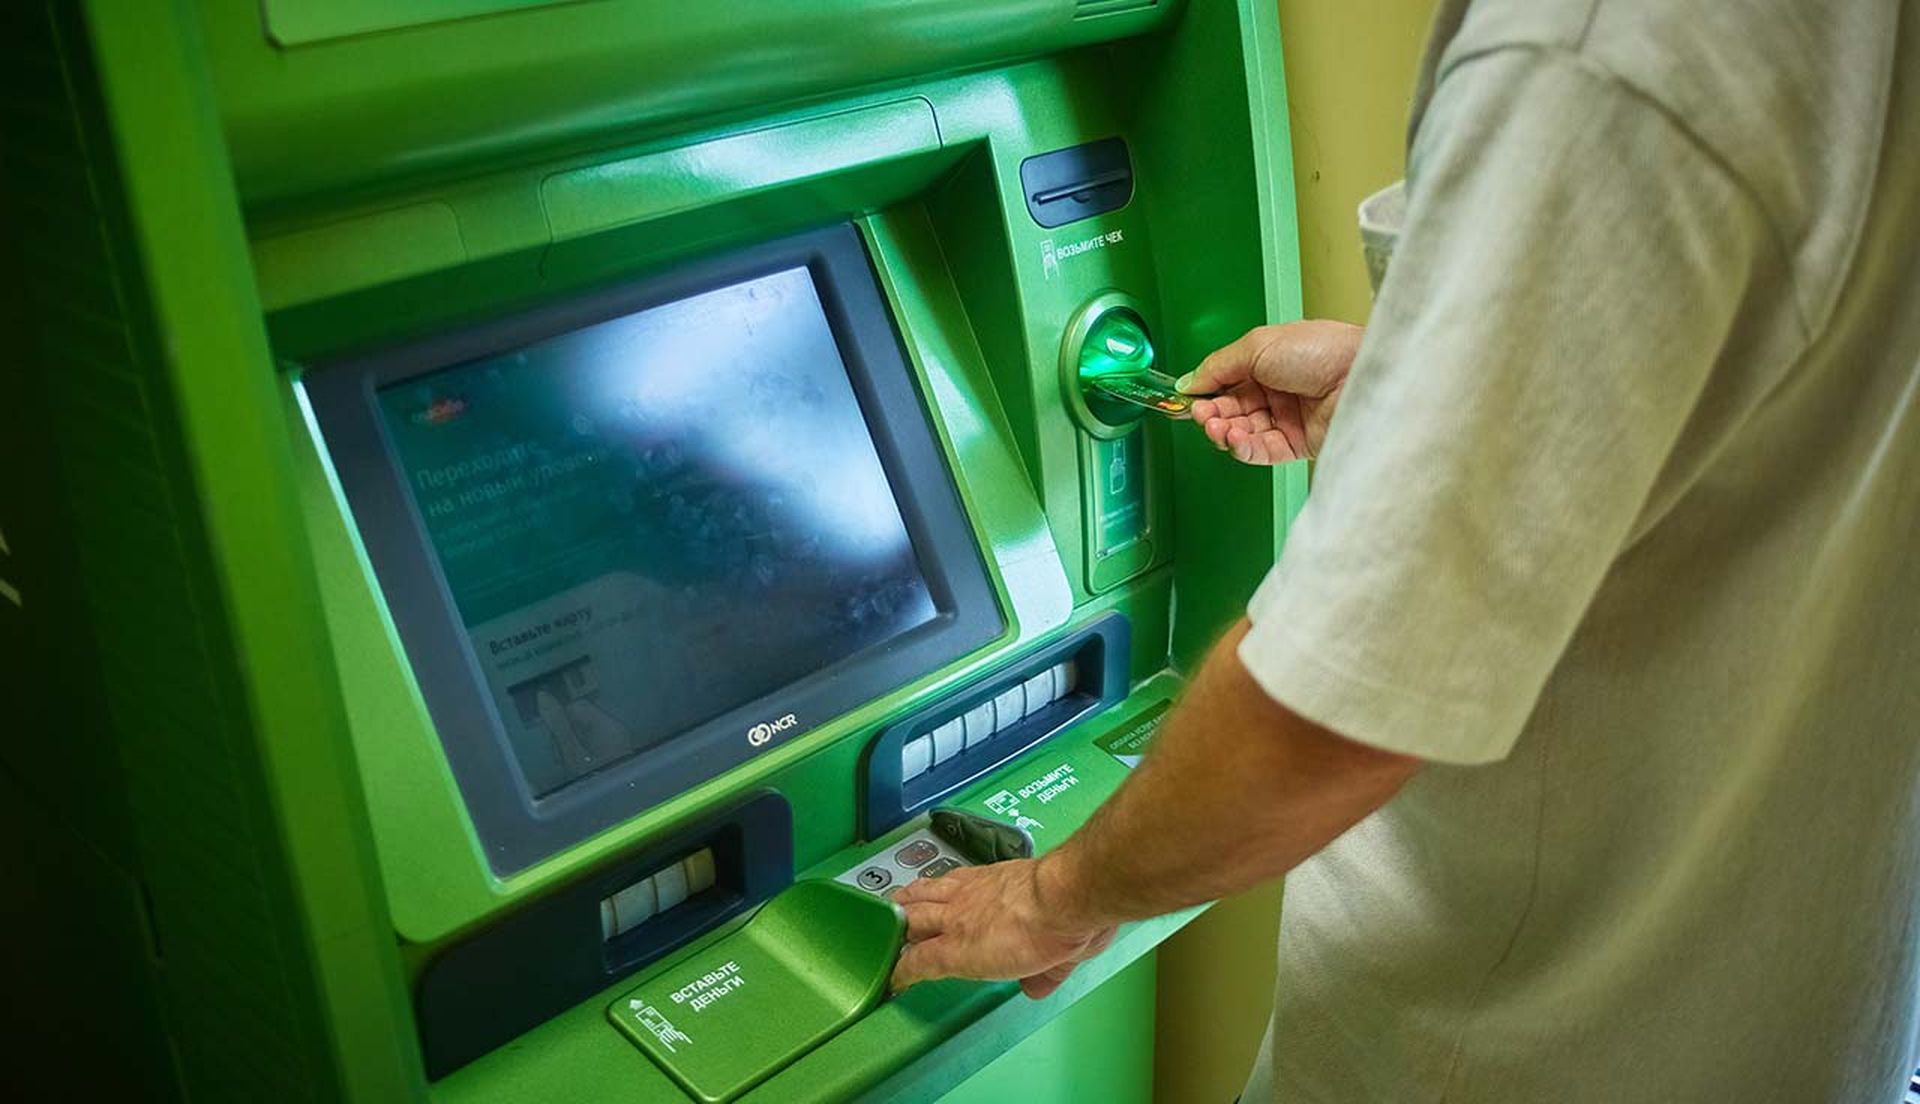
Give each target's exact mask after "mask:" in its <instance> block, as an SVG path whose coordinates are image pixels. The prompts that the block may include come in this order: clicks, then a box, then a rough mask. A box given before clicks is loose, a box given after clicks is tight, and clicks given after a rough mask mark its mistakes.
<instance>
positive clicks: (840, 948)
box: [607, 880, 907, 1104]
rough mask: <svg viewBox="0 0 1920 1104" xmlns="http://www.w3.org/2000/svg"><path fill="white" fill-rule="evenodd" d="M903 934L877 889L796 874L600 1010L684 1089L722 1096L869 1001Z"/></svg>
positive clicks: (703, 1097)
mask: <svg viewBox="0 0 1920 1104" xmlns="http://www.w3.org/2000/svg"><path fill="white" fill-rule="evenodd" d="M906 933H907V921H906V917H905V916H904V915H902V913H901V912H900V910H899V908H898V907H896V906H895V905H894V904H893V903H892V902H891V901H889V900H887V899H886V898H884V897H876V896H874V895H873V894H870V893H864V892H862V891H860V890H857V889H852V888H849V887H847V886H844V885H841V884H839V883H838V882H829V881H819V880H814V881H804V882H798V883H796V884H794V885H792V886H790V887H788V888H787V889H785V890H783V891H782V892H781V893H780V894H779V895H777V896H776V897H774V898H773V900H771V901H768V902H767V903H766V904H764V905H762V906H760V909H759V911H757V912H755V913H754V914H753V916H752V917H751V918H750V919H748V920H747V922H746V923H744V924H742V925H741V926H740V927H738V928H736V929H734V930H733V931H732V932H730V933H729V934H728V935H727V936H726V937H725V938H724V939H718V940H715V941H714V942H712V943H709V944H707V945H706V946H704V947H701V948H700V949H698V950H697V951H694V952H693V953H692V954H688V955H684V956H682V957H680V958H678V959H675V960H674V961H673V962H671V963H669V964H668V965H667V966H665V967H662V968H661V969H659V970H656V971H654V973H653V976H652V977H650V978H648V979H647V981H646V982H645V983H643V984H642V985H640V986H639V987H638V988H636V989H633V990H631V991H629V992H626V993H623V994H621V995H620V996H619V997H617V998H615V999H614V1002H613V1003H612V1004H611V1005H608V1006H607V1018H608V1019H610V1020H612V1021H613V1023H614V1025H615V1026H616V1027H618V1028H619V1029H620V1030H621V1031H623V1032H625V1033H626V1034H627V1035H628V1036H629V1037H630V1038H632V1039H633V1041H634V1043H635V1044H637V1045H638V1046H639V1047H640V1049H641V1050H644V1051H646V1052H647V1056H648V1057H650V1058H652V1059H653V1060H654V1061H655V1062H656V1063H658V1064H659V1065H660V1068H661V1069H664V1070H666V1071H667V1073H668V1074H669V1075H670V1076H671V1077H672V1078H673V1079H674V1080H675V1081H677V1082H679V1083H680V1086H681V1087H682V1088H684V1089H686V1090H687V1092H688V1093H689V1094H691V1095H692V1096H693V1098H694V1099H696V1100H700V1101H704V1102H705V1104H724V1102H726V1101H729V1100H732V1099H734V1098H735V1097H737V1096H739V1095H740V1094H741V1093H743V1092H745V1091H746V1090H748V1089H749V1088H752V1087H753V1086H754V1085H757V1084H759V1083H760V1082H762V1081H764V1080H766V1079H767V1078H768V1077H771V1076H773V1075H774V1074H775V1073H777V1072H779V1071H780V1069H781V1068H783V1067H784V1066H786V1065H788V1064H789V1063H791V1062H792V1061H793V1060H794V1059H795V1058H798V1057H800V1056H801V1055H802V1054H805V1053H806V1052H807V1051H809V1050H812V1049H813V1048H814V1047H816V1046H818V1045H820V1043H821V1042H823V1041H824V1040H826V1039H827V1038H828V1037H829V1036H831V1035H833V1033H834V1032H836V1031H839V1030H840V1029H841V1028H843V1027H845V1026H846V1025H847V1024H849V1023H851V1022H853V1021H854V1020H855V1019H857V1018H858V1017H860V1016H862V1015H864V1014H865V1013H866V1012H867V1011H868V1010H869V1009H871V1008H872V1007H873V1006H874V1005H876V1004H878V1003H879V1002H880V997H881V995H882V994H883V993H885V992H886V989H887V978H888V976H889V975H890V974H891V973H892V972H893V963H894V959H895V958H897V957H898V956H899V954H900V944H901V941H902V940H903V939H905V938H906Z"/></svg>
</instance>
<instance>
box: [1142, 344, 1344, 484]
mask: <svg viewBox="0 0 1920 1104" xmlns="http://www.w3.org/2000/svg"><path fill="white" fill-rule="evenodd" d="M1365 332H1366V331H1365V330H1363V329H1362V328H1361V327H1359V326H1355V325H1351V324H1349V323H1346V322H1331V321H1312V322H1289V323H1286V324H1285V325H1281V326H1259V327H1256V328H1254V329H1251V330H1248V331H1247V332H1246V334H1244V335H1243V336H1242V337H1241V338H1240V340H1238V341H1235V342H1234V343H1233V344H1231V345H1228V346H1227V347H1226V348H1224V349H1220V350H1218V351H1216V352H1214V353H1213V354H1212V355H1210V356H1208V357H1207V359H1205V360H1203V361H1201V362H1200V367H1198V368H1195V369H1194V370H1193V371H1191V372H1189V373H1187V374H1186V375H1184V376H1182V377H1180V390H1182V391H1184V392H1186V393H1188V394H1190V395H1207V396H1210V397H1209V398H1203V399H1196V400H1195V401H1194V404H1193V420H1194V423H1195V424H1197V425H1198V426H1200V428H1201V429H1202V430H1204V431H1205V432H1206V434H1207V439H1208V440H1210V441H1212V442H1213V443H1214V446H1215V447H1217V448H1223V449H1226V450H1228V451H1229V452H1232V453H1233V455H1234V458H1235V459H1236V460H1241V461H1244V462H1245V463H1248V464H1281V463H1285V462H1286V461H1288V460H1303V459H1306V458H1307V457H1310V456H1314V455H1317V454H1318V453H1319V451H1320V445H1321V442H1323V441H1325V440H1326V436H1327V425H1328V423H1329V422H1331V421H1332V420H1333V408H1334V406H1335V405H1336V404H1337V403H1338V402H1339V401H1340V389H1341V388H1342V387H1344V386H1345V385H1346V382H1347V369H1348V368H1350V367H1351V366H1352V365H1353V358H1354V354H1356V353H1358V352H1359V351H1360V337H1361V335H1362V334H1364V333H1365Z"/></svg>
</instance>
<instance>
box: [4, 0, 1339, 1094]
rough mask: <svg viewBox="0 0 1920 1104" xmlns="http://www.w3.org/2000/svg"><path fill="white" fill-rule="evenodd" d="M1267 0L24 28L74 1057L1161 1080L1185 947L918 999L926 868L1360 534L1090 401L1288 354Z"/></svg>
mask: <svg viewBox="0 0 1920 1104" xmlns="http://www.w3.org/2000/svg"><path fill="white" fill-rule="evenodd" d="M1276 19H1277V16H1276V11H1275V9H1274V6H1273V4H1272V3H1271V0H1186V2H1182V0H838V2H833V3H827V2H794V0H789V2H773V0H733V2H730V3H707V4H679V3H675V4H669V3H664V2H661V0H569V2H562V0H153V2H151V3H141V4H122V3H112V2H108V0H41V2H37V3H21V4H14V5H8V6H7V8H6V12H5V14H4V15H0V20H4V22H5V27H4V33H0V50H4V51H5V52H6V54H7V58H6V64H5V65H4V66H3V67H0V72H3V73H4V76H0V81H3V82H4V86H5V101H4V102H5V107H6V111H7V121H6V136H5V143H6V149H5V158H4V173H5V187H6V195H5V208H6V211H7V218H8V236H7V239H6V249H7V261H6V263H7V266H8V268H9V269H10V270H11V271H12V273H13V275H14V277H15V280H14V281H13V283H14V284H15V286H16V287H17V288H18V289H19V291H18V292H17V293H16V294H15V295H13V296H11V297H9V299H8V302H7V303H6V304H5V306H4V308H0V309H4V310H5V311H6V317H7V321H8V322H9V323H10V324H11V325H10V327H9V329H10V331H11V332H12V333H13V334H14V335H15V337H14V339H13V340H12V341H11V342H10V344H11V346H12V348H13V350H14V356H15V360H14V363H15V364H16V366H17V367H18V368H19V369H20V370H18V371H15V372H13V373H9V375H8V378H7V380H6V382H5V385H4V386H5V388H6V392H7V393H6V400H5V402H4V403H0V407H4V410H0V419H4V420H5V422H6V424H5V425H4V426H0V430H4V432H0V448H4V449H5V450H6V455H5V456H4V461H5V467H6V478H5V480H4V483H5V488H4V491H0V494H4V497H0V599H4V600H0V646H4V647H5V648H6V653H5V656H4V659H5V672H6V674H5V679H6V683H5V686H6V696H7V698H8V699H9V703H8V709H7V716H8V718H9V720H8V722H7V727H8V731H9V735H8V738H7V739H6V740H5V741H4V745H3V750H0V754H3V755H4V761H3V762H0V767H4V769H0V810H3V812H0V822H3V826H4V831H3V832H0V837H4V840H5V842H4V844H0V854H3V855H4V856H5V860H4V869H5V871H6V877H7V881H8V884H9V885H10V887H12V892H10V893H9V894H8V895H7V898H8V899H7V903H6V905H5V908H6V911H7V925H8V928H9V930H10V932H12V933H13V934H12V947H13V950H15V951H16V952H18V953H17V954H16V955H15V956H14V957H15V959H16V969H15V970H14V971H13V975H12V977H11V979H10V984H11V985H12V986H13V992H12V993H11V994H10V1000H9V1001H8V1002H6V1003H8V1004H9V1005H10V1006H11V1007H12V1011H11V1012H10V1013H9V1017H10V1022H9V1024H8V1028H7V1030H8V1038H9V1041H10V1043H12V1044H13V1045H15V1046H17V1047H19V1048H21V1052H22V1055H23V1057H22V1058H21V1059H20V1060H17V1061H15V1062H13V1063H10V1064H11V1065H13V1066H14V1067H15V1068H14V1070H13V1071H12V1072H13V1073H14V1074H15V1075H16V1083H24V1084H29V1085H33V1084H38V1085H40V1086H42V1087H52V1088H54V1089H56V1090H59V1091H58V1092H56V1095H57V1096H62V1097H65V1096H72V1095H74V1094H77V1093H79V1092H80V1091H81V1090H82V1089H87V1090H99V1089H107V1088H115V1089H118V1090H119V1091H118V1094H117V1098H118V1099H127V1100H134V1099H138V1100H146V1099H160V1100H165V1099H180V1100H186V1099H192V1100H214V1099H220V1100H229V1099H230V1100H243V1101H262V1100H308V1099H311V1100H342V1099H350V1100H356V1101H398V1100H434V1101H441V1102H446V1104H486V1102H505V1101H594V1102H596V1104H611V1102H614V1101H636V1102H639V1101H661V1102H678V1101H685V1100H699V1101H707V1102H722V1101H733V1100H739V1101H749V1102H771V1101H780V1102H791V1101H839V1100H854V1099H871V1100H899V1101H931V1100H936V1099H945V1100H950V1101H960V1102H966V1101H972V1100H987V1099H1002V1098H1008V1097H1016V1096H1017V1097H1018V1098H1019V1099H1022V1100H1023V1101H1024V1102H1025V1104H1044V1102H1047V1101H1056V1100H1058V1101H1084V1100H1102V1101H1125V1100H1145V1099H1148V1098H1149V1097H1150V1094H1151V1082H1152V1076H1151V1074H1152V1062H1153V1036H1154V1027H1155V1025H1154V991H1155V977H1154V969H1155V965H1154V961H1155V960H1154V953H1155V947H1156V946H1157V945H1158V944H1160V943H1161V942H1162V941H1164V940H1165V939H1167V938H1168V937H1169V936H1170V935H1172V934H1173V933H1174V932H1175V931H1176V930H1177V929H1179V928H1180V926H1181V925H1182V924H1183V923H1184V922H1186V921H1187V920H1188V919H1190V918H1191V914H1190V913H1189V914H1181V915H1175V916H1169V917H1164V918H1160V919H1156V920H1151V921H1148V922H1145V923H1141V924H1136V925H1131V926H1129V927H1127V928H1125V929H1123V931H1122V932H1121V934H1120V936H1119V937H1118V938H1117V939H1116V940H1115V941H1114V943H1113V945H1112V947H1111V948H1110V949H1109V950H1107V951H1106V952H1104V953H1103V954H1101V955H1100V956H1099V957H1098V958H1096V959H1094V960H1093V961H1091V962H1089V963H1087V964H1086V965H1085V966H1083V967H1082V968H1081V969H1080V970H1079V971H1078V972H1077V973H1075V974H1074V976H1073V977H1072V979H1071V980H1070V982H1069V983H1068V984H1067V985H1066V986H1064V987H1063V988H1062V989H1061V990H1060V991H1059V992H1058V993H1056V994H1055V995H1053V996H1051V997H1049V998H1048V999H1045V1000H1040V1001H1033V1000H1029V999H1027V998H1025V997H1024V996H1021V995H1020V994H1019V992H1018V990H1017V988H1016V987H1015V986H1013V985H1011V984H1007V983H977V982H968V981H946V982H940V983H933V984H928V985H923V986H919V987H916V988H914V989H913V990H911V991H909V992H907V993H904V994H901V995H897V996H894V995H889V994H888V993H887V992H886V991H885V981H886V977H887V973H888V970H889V968H890V966H891V963H892V961H893V957H894V955H895V954H896V953H897V950H898V947H899V945H900V940H901V937H902V930H901V929H902V922H901V920H900V915H899V912H898V909H897V907H896V906H895V905H893V903H892V902H891V900H890V894H891V893H892V892H894V891H895V890H897V888H898V887H899V886H901V885H904V884H906V883H907V882H909V881H912V880H914V879H916V878H930V877H939V876H941V875H942V874H943V873H945V872H947V871H949V870H951V869H953V868H954V867H956V866H958V865H960V864H963V863H968V862H977V861H988V860H990V859H991V858H993V857H994V856H993V855H992V854H986V855H983V854H982V853H981V852H980V850H979V848H978V847H975V846H973V845H972V844H970V843H968V841H967V838H966V837H965V834H964V833H960V834H949V833H947V832H945V831H943V830H938V829H939V827H940V825H939V823H938V822H937V821H938V816H946V817H948V818H950V819H951V818H955V817H961V816H963V815H965V814H971V815H974V816H977V817H981V818H987V819H988V820H990V821H993V822H997V823H999V824H1003V825H1010V826H1013V827H1014V828H1016V829H1018V830H1020V831H1024V832H1025V833H1026V835H1027V836H1028V837H1029V838H1030V840H1031V842H1032V845H1033V846H1034V847H1035V848H1037V849H1038V850H1039V851H1042V852H1043V851H1045V850H1046V849H1047V848H1049V847H1052V846H1055V845H1057V844H1058V843H1059V842H1060V841H1061V840H1062V839H1064V838H1065V837H1066V836H1067V835H1068V834H1069V833H1071V832H1072V831H1073V830H1074V828H1075V827H1076V826H1078V825H1079V824H1081V823H1082V822H1083V821H1084V820H1085V819H1086V817H1087V816H1088V815H1089V813H1090V812H1091V811H1092V810H1093V809H1094V808H1095V807H1096V806H1097V805H1098V804H1099V802H1100V801H1101V800H1102V799H1103V798H1104V797H1105V796H1106V795H1108V794H1110V793H1111V792H1112V791H1113V789H1114V788H1115V787H1116V786H1118V785H1120V783H1121V782H1122V781H1123V780H1124V779H1125V777H1126V776H1127V773H1128V771H1129V770H1130V769H1131V768H1132V767H1133V765H1135V764H1136V763H1138V761H1139V757H1140V756H1141V755H1142V754H1144V753H1145V752H1146V750H1147V748H1148V746H1149V745H1150V743H1151V740H1152V737H1153V731H1154V727H1155V725H1156V724H1157V723H1158V720H1159V718H1160V717H1161V716H1162V715H1163V713H1164V711H1165V709H1166V708H1167V705H1168V703H1169V701H1170V700H1171V699H1172V698H1173V697H1174V696H1175V695H1176V694H1177V693H1178V691H1179V687H1180V685H1181V672H1182V671H1183V670H1185V669H1186V668H1188V667H1189V666H1190V665H1191V664H1192V663H1193V662H1194V661H1195V660H1196V659H1197V658H1198V656H1199V655H1200V654H1201V653H1202V652H1203V650H1204V649H1205V648H1206V647H1207V645H1208V644H1209V643H1210V641H1211V640H1212V639H1213V637H1214V636H1215V635H1216V634H1217V633H1218V632H1220V631H1221V630H1222V629H1223V628H1224V627H1225V626H1226V625H1227V624H1228V623H1229V622H1230V621H1231V620H1232V619H1233V618H1234V617H1235V616H1237V615H1238V613H1239V612H1240V610H1241V609H1242V607H1243V604H1244V601H1245V599H1246V598H1247V596H1248V595H1249V594H1250V592H1251V591H1252V589H1253V587H1254V585H1255V583H1256V582H1257V580H1258V579H1259V578H1260V576H1261V575H1262V574H1263V572H1264V571H1265V570H1266V568H1267V567H1268V566H1269V565H1270V564H1271V563H1272V561H1273V558H1274V556H1275V553H1276V551H1277V549H1278V547H1279V544H1280V542H1281V541H1282V539H1283V537H1284V534H1285V528H1286V522H1287V519H1288V518H1289V517H1290V516H1291V513H1292V510H1293V509H1294V508H1295V507H1296V506H1297V505H1298V503H1299V500H1300V498H1301V496H1302V494H1303V491H1304V486H1303V482H1302V480H1303V478H1304V477H1303V475H1302V474H1301V473H1300V472H1298V471H1297V470H1291V469H1288V470H1281V471H1277V472H1275V471H1266V470H1254V469H1248V468H1244V467H1240V466H1237V465H1235V464H1233V463H1232V462H1231V461H1230V460H1228V459H1226V458H1225V457H1223V456H1221V455H1219V454H1217V453H1215V452H1214V451H1213V450H1212V449H1211V448H1210V447H1208V446H1207V444H1206V442H1205V441H1204V440H1203V439H1202V438H1201V436H1200V435H1199V434H1198V433H1197V432H1194V431H1193V430H1192V429H1191V428H1190V427H1185V426H1181V425H1178V424H1175V423H1171V422H1169V421H1166V420H1164V419H1161V418H1158V417H1155V416H1153V415H1151V414H1147V413H1146V412H1144V411H1143V410H1141V409H1140V408H1138V407H1134V406H1129V405H1126V404H1124V403H1120V402H1116V401H1114V400H1113V399H1111V398H1109V397H1108V396H1106V395H1105V393H1103V392H1100V391H1097V390H1096V389H1093V388H1091V387H1089V386H1088V379H1087V377H1088V376H1089V374H1094V373H1098V372H1104V371H1107V370H1109V369H1111V368H1112V366H1113V363H1114V362H1115V361H1116V360H1118V361H1123V362H1127V363H1131V364H1134V365H1137V366H1144V365H1157V366H1162V367H1164V368H1166V369H1167V370H1169V371H1173V372H1178V371H1181V370H1184V369H1185V368H1188V367H1191V366H1192V364H1193V363H1194V362H1195V361H1196V360H1197V359H1198V358H1199V357H1200V356H1202V355H1203V354H1205V353H1206V352H1207V351H1209V350H1211V349H1213V348H1215V347H1217V346H1219V345H1221V344H1224V343H1225V342H1227V341H1229V340H1231V339H1232V338H1234V337H1236V336H1238V335H1239V334H1240V333H1241V332H1243V331H1244V330H1246V329H1247V328H1248V327H1250V326H1254V325H1257V324H1260V323H1263V322H1273V321H1280V320H1285V319H1289V318H1293V317H1295V316H1297V312H1298V282H1297V275H1298V261H1297V256H1296V252H1297V250H1296V242H1295V233H1294V225H1293V202H1292V192H1291V185H1290V179H1291V176H1290V173H1291V170H1290V163H1289V154H1288V147H1287V128H1286V125H1285V110H1284V101H1283V88H1284V86H1283V82H1282V76H1281V71H1280V57H1281V55H1280V45H1279V41H1278V31H1277V25H1276ZM936 814H938V816H937V815H936ZM954 823H964V821H963V820H955V821H954ZM1018 834H1019V833H1018V832H1015V833H1014V834H1013V835H1014V837H1017V836H1018ZM23 1098H24V1097H23ZM100 1098H102V1099H106V1098H109V1097H100Z"/></svg>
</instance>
